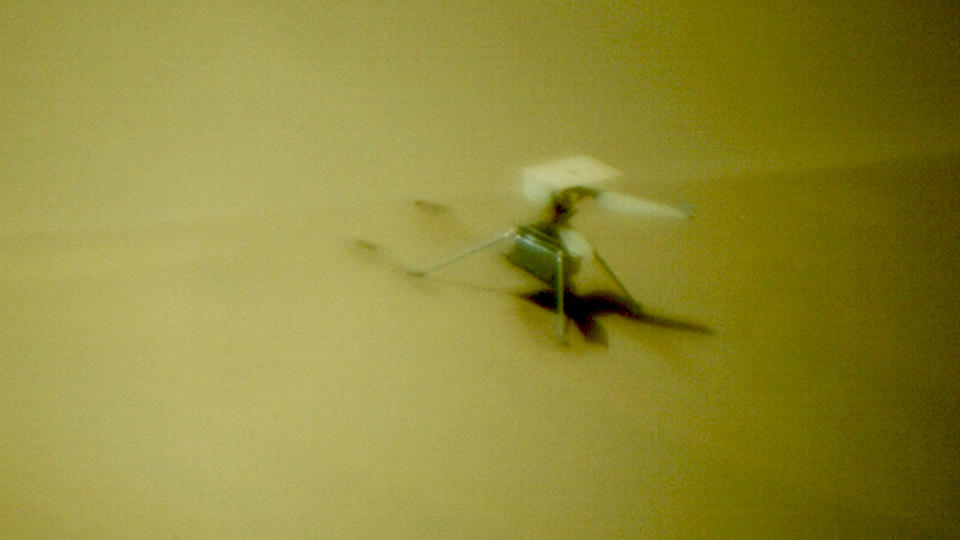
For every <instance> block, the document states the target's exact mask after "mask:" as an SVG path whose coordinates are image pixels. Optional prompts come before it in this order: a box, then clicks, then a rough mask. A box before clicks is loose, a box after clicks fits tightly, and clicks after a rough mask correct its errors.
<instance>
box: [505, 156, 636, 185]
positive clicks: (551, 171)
mask: <svg viewBox="0 0 960 540" xmlns="http://www.w3.org/2000/svg"><path fill="white" fill-rule="evenodd" d="M621 174H622V173H621V172H620V171H618V170H616V169H614V168H613V167H611V166H609V165H606V164H604V163H601V162H599V161H597V160H595V159H593V158H592V157H589V156H575V157H571V158H566V159H559V160H557V161H551V162H548V163H543V164H541V165H536V166H534V167H525V168H524V169H523V179H524V182H525V183H526V182H540V183H545V184H548V185H550V186H552V187H553V188H554V189H556V190H558V191H559V190H562V189H565V188H568V187H572V186H584V185H588V184H595V183H597V182H601V181H603V180H609V179H611V178H616V177H618V176H620V175H621Z"/></svg>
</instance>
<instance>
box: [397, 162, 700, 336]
mask: <svg viewBox="0 0 960 540" xmlns="http://www.w3.org/2000/svg"><path fill="white" fill-rule="evenodd" d="M620 175H621V173H620V171H618V170H617V169H614V168H613V167H610V166H609V165H606V164H604V163H601V162H600V161H597V160H596V159H593V158H591V157H589V156H575V157H570V158H565V159H560V160H557V161H551V162H548V163H544V164H541V165H537V166H534V167H528V168H524V169H523V191H524V194H525V195H526V196H527V197H528V198H529V199H531V200H534V201H536V202H540V203H542V204H545V215H544V219H542V220H541V221H538V222H535V223H531V224H526V225H521V226H519V227H515V228H513V229H510V230H508V231H506V232H504V233H502V234H500V235H498V236H497V237H495V238H493V239H492V240H490V241H488V242H485V243H483V244H480V245H479V246H476V247H474V248H471V249H468V250H466V251H464V252H462V253H459V254H457V255H455V256H453V257H451V258H449V259H446V260H444V261H442V262H440V263H438V264H435V265H434V266H432V267H429V268H426V269H423V270H416V269H409V270H407V272H408V273H410V274H412V275H415V276H425V275H427V274H429V273H431V272H434V271H436V270H439V269H440V268H443V267H445V266H447V265H449V264H452V263H454V262H456V261H459V260H461V259H463V258H465V257H468V256H470V255H473V254H475V253H478V252H480V251H483V250H485V249H487V248H489V247H492V246H494V245H496V244H499V243H500V242H503V241H505V240H512V241H513V245H512V246H511V248H510V249H509V251H508V252H507V253H506V254H505V256H506V259H507V261H509V262H510V263H511V264H513V265H514V266H517V267H518V268H520V269H522V270H524V271H526V272H528V273H529V274H531V275H533V276H534V277H536V278H537V279H539V280H540V281H542V282H543V283H545V284H546V285H547V286H549V287H550V288H551V290H552V295H553V298H545V297H544V294H542V293H538V294H533V295H529V296H527V297H526V298H527V299H528V300H532V301H534V302H536V303H537V304H539V305H541V306H543V307H547V308H549V309H555V310H556V313H557V337H558V338H559V340H560V342H561V343H563V344H566V343H567V317H568V315H570V311H571V310H573V309H577V308H578V307H579V308H582V307H583V306H584V304H583V301H582V300H583V298H585V297H580V296H577V295H576V294H575V293H574V290H575V289H574V286H573V276H574V275H575V274H576V273H577V272H578V271H579V270H580V268H581V265H582V263H583V262H584V261H585V260H589V259H590V258H592V259H594V260H596V261H597V263H599V265H600V267H601V268H602V269H603V270H604V272H605V273H606V274H607V275H608V276H609V277H610V278H611V279H612V280H613V282H614V283H616V285H617V287H618V288H619V289H620V290H621V291H623V295H624V296H623V299H622V300H616V301H613V300H611V296H610V295H594V296H595V297H596V298H599V299H602V301H603V303H604V306H606V307H601V308H600V309H601V310H602V311H604V312H607V313H620V314H623V315H626V316H628V317H630V318H634V319H655V318H653V317H649V316H647V315H646V314H644V312H643V309H642V308H641V306H640V304H639V302H637V301H636V300H635V299H634V298H633V296H632V295H631V294H630V292H629V291H627V288H626V287H625V286H624V284H623V282H621V281H620V279H619V278H618V277H617V276H616V274H615V273H614V272H613V270H612V269H611V268H610V266H609V265H608V264H607V262H606V261H605V260H604V259H603V257H601V256H600V253H598V252H597V250H596V249H594V248H593V246H591V245H590V243H589V242H587V240H586V239H585V238H584V237H583V236H582V235H581V234H580V233H578V232H577V231H576V230H574V229H573V227H572V226H571V224H570V219H571V218H572V217H573V215H574V214H575V213H576V206H577V204H578V203H580V202H582V201H584V200H588V199H593V200H595V201H596V202H597V204H598V205H600V206H602V207H605V208H610V209H614V210H617V211H621V212H627V213H631V214H637V215H646V216H657V217H664V218H672V219H688V218H689V217H691V215H692V212H691V210H690V209H689V208H676V207H673V206H668V205H665V204H661V203H657V202H653V201H648V200H645V199H639V198H636V197H632V196H629V195H625V194H622V193H617V192H615V191H609V190H601V189H598V188H595V187H592V184H596V183H599V182H602V181H604V180H609V179H612V178H616V177H618V176H620ZM544 292H546V291H544ZM547 294H549V293H547ZM571 300H572V301H574V302H577V307H574V306H571V305H567V306H565V302H566V303H567V304H569V303H570V302H571ZM611 302H613V303H614V304H616V305H614V306H611ZM657 321H659V322H661V323H663V322H666V323H668V324H667V325H668V326H677V327H686V328H688V329H695V330H703V327H699V326H697V325H687V324H686V323H677V324H669V323H672V322H673V321H669V320H668V319H657ZM657 321H654V322H657ZM576 322H578V326H580V328H581V330H584V328H585V326H583V325H580V322H581V321H580V320H577V321H576ZM584 334H585V335H587V334H586V331H585V332H584Z"/></svg>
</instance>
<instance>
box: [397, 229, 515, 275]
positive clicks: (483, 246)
mask: <svg viewBox="0 0 960 540" xmlns="http://www.w3.org/2000/svg"><path fill="white" fill-rule="evenodd" d="M516 232H517V230H516V229H510V230H509V231H507V232H505V233H503V234H501V235H500V236H497V237H496V238H494V239H493V240H490V241H489V242H485V243H483V244H481V245H479V246H477V247H475V248H472V249H468V250H467V251H464V252H463V253H460V254H458V255H456V256H454V257H451V258H449V259H447V260H445V261H443V262H441V263H439V264H436V265H434V266H432V267H430V268H427V269H426V270H415V269H410V270H407V272H408V273H410V274H413V275H415V276H425V275H427V274H429V273H430V272H433V271H435V270H439V269H440V268H443V267H444V266H447V265H448V264H451V263H454V262H457V261H459V260H460V259H463V258H464V257H468V256H470V255H473V254H474V253H477V252H480V251H483V250H485V249H487V248H488V247H490V246H492V245H494V244H496V243H498V242H501V241H503V240H506V239H507V238H511V237H512V236H513V235H515V234H516Z"/></svg>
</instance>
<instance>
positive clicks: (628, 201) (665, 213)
mask: <svg viewBox="0 0 960 540" xmlns="http://www.w3.org/2000/svg"><path fill="white" fill-rule="evenodd" d="M597 204H599V205H600V206H603V207H604V208H609V209H611V210H616V211H618V212H624V213H627V214H636V215H643V216H657V217H668V218H676V219H687V218H689V217H690V216H691V214H692V212H690V211H689V209H681V208H675V207H673V206H669V205H666V204H662V203H658V202H654V201H648V200H646V199H638V198H637V197H631V196H630V195H624V194H623V193H617V192H616V191H601V192H600V193H599V194H598V195H597Z"/></svg>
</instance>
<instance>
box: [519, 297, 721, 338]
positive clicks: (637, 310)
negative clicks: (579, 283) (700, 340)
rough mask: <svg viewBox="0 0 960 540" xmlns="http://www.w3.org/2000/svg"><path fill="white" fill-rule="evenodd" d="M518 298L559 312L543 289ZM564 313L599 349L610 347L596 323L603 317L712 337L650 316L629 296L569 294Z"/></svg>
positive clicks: (687, 324) (691, 326)
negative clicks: (616, 317)
mask: <svg viewBox="0 0 960 540" xmlns="http://www.w3.org/2000/svg"><path fill="white" fill-rule="evenodd" d="M517 296H519V297H520V298H523V299H524V300H528V301H530V302H533V303H534V304H537V305H538V306H540V307H542V308H545V309H548V310H550V311H556V310H557V296H556V293H555V292H554V291H553V290H551V289H542V290H540V291H536V292H532V293H526V294H518V295H517ZM563 311H564V313H565V314H566V315H567V317H569V318H570V320H571V321H573V323H574V324H575V325H576V326H577V328H578V329H580V333H582V334H583V337H584V339H586V340H587V341H588V342H590V343H597V344H600V345H606V344H607V331H606V329H604V327H603V326H602V325H601V324H600V322H599V321H598V320H597V317H599V316H601V315H620V316H621V317H624V318H626V319H630V320H634V321H638V322H642V323H646V324H652V325H656V326H660V327H663V328H670V329H673V330H684V331H689V332H698V333H701V334H711V333H712V331H711V330H710V328H708V327H706V326H704V325H701V324H697V323H691V322H687V321H682V320H679V319H674V318H671V317H664V316H661V315H653V314H650V313H647V312H646V311H644V310H643V308H642V307H640V306H639V305H637V304H636V303H635V302H633V301H631V300H630V299H629V298H627V297H626V296H623V295H620V294H617V293H613V292H609V291H597V292H593V293H590V294H583V295H580V294H576V293H574V292H572V291H570V290H567V291H566V292H565V293H564V296H563Z"/></svg>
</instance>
